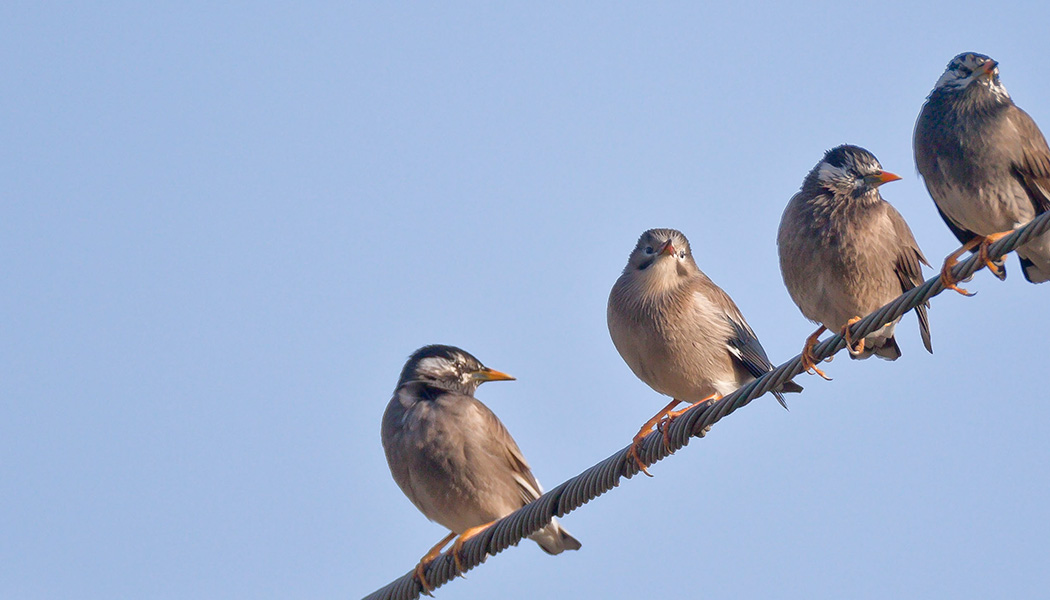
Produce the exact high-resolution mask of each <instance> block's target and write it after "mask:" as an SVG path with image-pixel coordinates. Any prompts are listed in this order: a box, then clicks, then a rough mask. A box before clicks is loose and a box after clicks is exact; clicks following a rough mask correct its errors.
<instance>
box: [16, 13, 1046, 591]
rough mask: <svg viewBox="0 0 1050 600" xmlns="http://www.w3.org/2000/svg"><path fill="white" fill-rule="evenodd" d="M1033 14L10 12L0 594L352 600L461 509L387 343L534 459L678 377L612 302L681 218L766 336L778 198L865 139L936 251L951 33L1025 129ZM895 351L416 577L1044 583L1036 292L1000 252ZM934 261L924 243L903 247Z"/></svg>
mask: <svg viewBox="0 0 1050 600" xmlns="http://www.w3.org/2000/svg"><path fill="white" fill-rule="evenodd" d="M1048 18H1050V5H1047V4H1046V3H1033V2H1001V3H998V4H996V5H994V6H993V5H989V4H988V3H977V2H955V3H948V2H936V3H930V4H923V3H914V2H888V3H881V4H876V5H872V4H863V3H861V4H851V3H842V2H810V3H806V4H801V5H796V6H789V5H780V6H774V5H767V4H765V3H748V2H740V3H735V4H734V5H733V6H732V7H730V6H721V7H718V6H711V7H703V6H697V5H695V4H693V3H678V4H661V5H658V6H647V7H641V6H632V5H628V4H611V5H599V4H582V3H572V4H570V5H567V6H554V5H539V6H534V5H525V4H520V5H506V6H494V5H490V4H486V3H456V4H454V5H444V6H440V7H437V6H433V5H430V4H427V3H413V4H392V3H391V4H386V3H384V4H379V3H375V4H370V3H359V4H357V3H355V4H352V5H347V3H331V4H324V5H312V6H309V7H304V6H300V5H298V4H295V3H272V4H265V5H256V4H252V3H226V4H223V5H222V6H219V5H216V4H215V3H150V4H148V5H147V4H145V3H134V2H128V3H104V4H101V3H100V4H88V3H68V4H63V3H42V2H41V3H6V4H4V5H3V6H2V7H0V53H2V56H3V57H4V58H3V60H2V61H0V69H2V77H0V86H2V87H0V98H2V100H0V106H2V107H3V108H2V111H0V139H2V140H3V144H2V145H0V153H2V154H0V173H2V181H0V190H2V197H3V199H2V208H0V211H2V213H0V340H2V343H0V406H2V417H0V507H2V508H0V532H2V533H0V596H2V597H5V598H107V599H108V598H289V597H302V598H307V597H309V598H355V597H360V596H362V595H364V594H366V593H369V592H371V591H373V590H374V589H376V588H378V587H380V586H382V585H385V584H386V583H387V582H389V581H391V580H393V579H394V578H396V577H398V576H400V575H402V574H403V573H405V572H406V571H408V570H409V569H410V568H411V567H412V566H413V565H414V564H415V562H416V560H418V558H419V557H420V556H421V555H422V554H423V553H424V552H425V551H426V550H427V549H428V548H429V547H430V546H431V545H432V544H433V543H434V542H436V541H437V540H438V539H440V538H441V537H442V536H444V535H445V533H446V532H445V530H444V529H442V528H441V527H440V526H438V525H436V524H432V523H429V522H428V521H427V520H426V519H425V518H424V517H423V516H422V515H420V514H419V513H418V512H417V511H416V510H415V508H414V507H413V506H412V505H411V504H410V503H409V501H408V500H407V499H406V498H405V497H404V496H403V495H402V494H401V492H400V490H399V489H398V488H397V486H396V485H395V484H394V482H393V480H392V479H391V478H390V476H389V473H388V471H387V466H386V461H385V458H384V456H383V452H382V449H381V446H380V443H379V422H380V417H381V415H382V412H383V409H384V407H385V405H386V402H387V400H388V399H389V397H390V394H391V392H392V390H393V386H394V383H395V381H396V379H397V375H398V373H399V371H400V369H401V366H402V364H403V362H404V360H405V358H406V357H407V356H408V354H410V353H411V352H412V351H413V350H414V349H415V348H417V347H419V346H421V345H423V344H427V343H435V342H440V343H449V344H455V345H459V346H462V347H463V348H465V349H467V350H469V351H470V352H472V353H474V354H475V355H477V356H478V357H479V358H480V359H481V360H482V361H484V362H485V363H486V364H487V365H489V366H491V367H493V368H496V369H499V370H503V371H506V372H508V373H511V374H513V375H515V376H517V377H518V379H519V380H518V381H516V382H511V383H495V384H489V385H486V386H484V387H483V388H481V390H480V392H479V397H480V398H481V399H482V400H483V401H484V402H486V403H487V404H488V405H489V406H491V407H492V408H493V410H495V411H496V413H497V414H498V415H499V416H500V417H501V418H502V419H503V421H504V423H506V425H507V426H508V428H509V429H510V430H511V432H513V434H514V436H515V437H516V439H517V440H518V442H519V444H520V445H521V447H522V449H523V451H524V452H525V454H526V456H527V457H528V458H529V460H530V462H531V464H532V466H533V469H534V471H535V473H536V475H537V476H538V477H539V479H540V480H541V481H543V482H544V483H545V484H546V485H547V486H548V487H551V486H553V485H556V484H557V483H559V482H561V481H563V480H565V479H567V478H568V477H571V476H573V475H576V474H577V473H579V472H581V471H582V470H584V469H585V468H587V467H589V466H590V465H592V464H593V463H595V462H597V461H598V460H600V459H603V458H605V457H606V456H608V455H609V454H611V453H612V452H614V451H615V450H617V449H619V448H621V447H623V446H624V445H625V444H626V443H627V442H628V441H629V439H630V437H631V435H632V434H633V433H634V432H635V431H636V430H637V427H638V426H639V425H640V424H641V423H642V422H643V421H645V420H646V419H647V418H648V417H649V416H651V415H652V413H653V412H655V411H656V409H658V408H659V407H660V406H662V405H663V404H664V403H665V402H666V400H665V399H664V398H662V397H660V396H658V395H657V394H656V393H655V392H653V391H651V390H650V389H649V388H648V387H646V386H645V385H644V384H642V383H641V382H640V381H638V380H636V379H635V378H634V376H633V375H632V374H631V372H630V371H629V370H628V368H627V367H626V365H624V364H623V362H622V361H621V359H620V358H619V356H618V355H617V353H616V351H615V349H614V348H613V346H612V344H611V342H610V340H609V336H608V332H607V330H606V324H605V304H606V298H607V294H608V291H609V288H610V287H611V286H612V283H613V281H615V279H616V277H617V276H618V275H619V272H620V270H621V269H622V268H623V265H624V263H625V262H626V259H627V255H628V253H629V252H630V250H631V248H632V247H633V244H634V242H635V240H636V238H637V236H638V235H639V234H640V233H641V232H642V231H643V230H644V229H647V228H650V227H675V228H678V229H681V230H682V231H683V232H685V233H686V235H687V236H689V238H690V240H691V241H692V245H693V249H694V252H695V255H696V258H697V262H698V263H699V264H700V266H701V268H702V269H704V270H705V271H706V272H707V273H708V275H710V276H711V277H712V278H713V279H714V280H715V281H716V282H717V283H718V284H719V285H721V286H722V287H723V288H724V289H725V290H727V291H728V292H729V293H730V294H731V295H732V296H733V297H734V298H735V300H736V302H737V303H738V304H739V305H740V307H741V309H742V310H743V312H744V314H745V315H746V316H747V318H748V320H749V321H750V323H751V325H752V326H753V327H754V329H755V330H756V331H757V332H758V334H759V336H760V338H761V339H762V341H763V343H764V345H765V347H766V350H767V351H768V352H769V355H770V357H771V358H772V359H773V361H774V363H777V364H779V363H780V362H783V361H784V360H786V359H788V358H790V357H791V356H793V355H794V354H796V353H797V352H798V351H799V350H800V348H801V346H802V342H803V340H804V338H805V337H806V335H808V334H809V333H810V332H811V331H812V330H813V326H812V325H811V324H810V323H808V322H807V321H806V320H805V319H804V318H803V317H802V316H801V314H800V313H799V312H798V310H797V309H796V308H795V306H794V305H793V304H792V303H791V300H790V299H789V297H788V295H787V293H786V292H785V290H784V288H783V285H782V283H781V279H780V274H779V271H778V265H777V258H776V246H775V236H776V228H777V224H778V222H779V219H780V214H781V211H782V210H783V207H784V205H785V204H786V202H787V200H788V198H790V196H791V195H792V194H793V193H794V192H795V191H796V190H797V189H798V187H799V185H800V184H801V182H802V178H803V176H804V175H805V174H806V172H807V171H808V170H809V169H810V168H812V166H813V165H814V164H815V163H816V162H817V161H818V160H819V159H820V158H821V155H822V153H823V152H824V150H826V149H828V148H830V147H832V146H835V145H837V144H840V143H845V142H849V143H855V144H859V145H861V146H864V147H866V148H868V149H869V150H871V151H872V152H873V153H875V155H876V156H878V158H879V159H880V160H881V161H882V164H883V165H884V167H885V168H886V169H887V170H889V171H893V172H896V173H898V174H900V175H902V176H903V177H904V180H903V181H900V182H896V183H893V184H891V185H887V186H885V187H884V188H883V193H884V196H885V197H886V198H887V199H888V200H889V201H891V202H893V203H894V205H895V206H896V207H897V208H898V209H899V210H900V211H901V213H903V215H904V216H905V218H906V219H907V220H908V222H909V223H910V224H911V227H912V229H913V231H914V232H915V236H916V238H917V239H918V240H919V242H920V245H921V246H922V248H923V249H924V251H925V252H926V255H927V257H928V258H929V259H930V261H931V262H932V263H934V264H935V265H936V264H938V263H939V262H940V260H941V258H942V257H943V256H944V255H946V254H948V253H949V252H950V251H952V250H953V249H954V248H955V247H956V246H957V243H956V242H955V240H954V238H953V237H952V236H951V234H950V233H949V232H948V230H947V228H946V227H945V226H944V224H943V223H942V222H941V220H940V218H939V217H938V215H937V214H936V211H935V210H934V207H933V203H932V202H931V200H930V198H929V197H928V195H927V193H926V191H925V189H924V187H923V185H922V183H921V181H920V180H919V178H918V176H917V174H916V173H915V168H914V160H913V157H912V152H911V135H912V127H913V124H914V122H915V118H916V116H917V115H918V112H919V109H920V107H921V105H922V102H923V100H924V98H925V96H926V94H928V93H929V91H930V89H931V88H932V86H933V84H934V82H935V81H936V80H937V78H938V77H939V76H940V74H941V73H942V71H943V69H944V66H945V65H946V64H947V62H948V61H949V60H950V59H951V58H952V57H953V56H954V55H955V54H957V53H959V52H963V51H971V50H972V51H979V52H984V53H987V54H989V55H991V56H992V57H994V58H996V59H997V60H999V61H1000V62H1001V73H1002V80H1003V82H1004V84H1005V85H1006V87H1007V89H1008V90H1009V91H1010V93H1011V94H1012V96H1013V98H1014V99H1015V100H1016V101H1017V103H1018V104H1019V105H1020V106H1022V107H1023V108H1025V109H1026V110H1027V111H1029V113H1031V114H1032V116H1033V117H1034V118H1035V120H1036V121H1037V122H1039V123H1042V124H1043V127H1044V128H1046V127H1050V106H1048V103H1047V98H1050V69H1048V66H1047V64H1048V63H1047V52H1046V50H1047V47H1048V46H1047V38H1046V23H1047V22H1048ZM1008 266H1009V269H1010V271H1011V276H1010V278H1009V279H1008V280H1007V281H1006V282H1005V283H1000V282H998V281H997V280H995V279H993V278H992V277H991V276H990V275H989V274H987V273H986V272H982V273H980V274H978V276H977V277H976V279H975V280H974V282H973V283H971V284H970V285H969V286H968V287H970V289H973V290H977V291H978V292H979V294H978V295H977V296H976V297H974V298H963V297H961V296H958V295H955V294H946V295H943V296H941V297H938V298H937V299H935V301H934V304H933V308H932V310H931V312H930V320H931V324H932V330H933V343H934V348H935V351H936V354H934V355H932V356H931V355H928V354H927V353H926V352H925V351H924V350H923V349H922V345H921V342H920V341H919V337H918V332H917V327H916V324H915V319H914V316H911V315H909V316H907V317H906V318H905V319H904V321H903V322H902V324H901V327H900V329H899V332H900V333H899V340H900V345H901V347H902V349H903V352H904V356H903V358H902V359H901V360H899V361H897V362H895V363H887V362H882V361H876V360H869V361H866V362H863V363H861V362H853V361H849V360H847V359H846V358H845V356H844V355H840V356H839V358H838V359H837V360H836V361H835V362H833V363H831V364H830V365H827V367H828V368H827V370H828V373H829V374H830V375H831V376H832V377H834V381H832V382H824V381H821V380H819V379H817V378H815V377H808V376H802V377H800V378H799V381H800V383H802V384H803V385H805V386H806V392H805V393H804V394H803V395H801V396H798V395H795V396H791V397H790V398H789V402H790V406H791V411H790V412H785V411H784V410H783V409H781V408H780V407H779V406H778V405H777V403H776V402H775V401H774V400H773V399H772V398H769V397H767V398H764V399H761V400H758V401H756V402H755V403H753V404H752V405H750V406H749V407H747V408H746V409H743V410H741V411H740V412H738V413H736V414H734V415H732V416H731V417H730V418H727V419H726V420H725V421H723V422H721V423H719V424H718V425H717V426H716V427H715V429H714V430H713V431H712V432H711V433H710V435H709V436H708V437H707V438H706V439H704V440H699V441H695V442H694V443H693V444H691V445H690V446H689V447H688V448H686V449H684V450H683V451H681V452H679V453H678V455H677V456H676V457H674V458H672V459H669V460H667V461H665V462H662V463H660V464H659V465H657V466H656V467H655V468H654V469H653V472H654V473H655V474H656V478H655V479H645V478H638V479H634V480H631V481H627V482H625V483H624V484H623V485H621V487H620V488H618V489H617V490H615V491H613V492H612V493H610V494H608V495H606V496H603V497H602V498H599V499H598V500H596V501H594V502H592V503H590V504H588V505H587V506H585V507H584V508H583V509H581V510H580V511H578V512H576V513H573V514H571V515H569V516H568V517H567V518H565V519H564V524H565V526H566V527H567V528H568V529H569V530H570V531H571V532H572V533H573V534H574V535H576V536H577V537H578V538H579V539H580V540H581V541H582V542H583V549H582V550H581V551H580V552H574V553H566V554H563V555H561V556H558V557H554V558H552V557H548V556H546V555H545V554H543V553H542V552H540V551H539V550H538V549H537V548H536V547H535V545H534V544H532V543H525V544H522V545H521V546H520V547H519V548H515V549H511V550H509V551H507V552H505V553H503V554H500V555H498V556H497V557H494V558H490V559H489V560H488V562H487V563H486V564H485V565H484V566H483V567H481V568H479V569H477V570H475V571H473V572H472V573H471V574H470V575H469V579H468V580H458V581H454V582H452V583H451V584H449V585H448V586H446V587H444V588H442V589H440V590H439V591H438V592H437V594H438V597H440V598H449V599H452V598H481V597H500V598H538V597H576V598H599V597H602V598H604V597H614V598H616V597H638V596H642V595H654V596H679V595H690V596H693V595H695V596H702V597H704V598H709V599H716V598H747V597H766V598H805V599H810V598H814V597H849V598H887V597H890V598H892V597H923V598H986V597H1037V596H1041V595H1043V594H1045V593H1046V590H1047V589H1048V587H1050V569H1047V560H1046V554H1047V540H1048V538H1050V518H1048V517H1050V510H1048V508H1047V506H1048V504H1050V487H1048V484H1047V482H1048V470H1047V465H1048V464H1050V441H1048V440H1047V436H1046V434H1045V429H1046V423H1047V422H1048V421H1050V405H1048V403H1047V401H1046V400H1047V394H1046V380H1047V379H1046V378H1047V367H1048V365H1047V354H1046V339H1047V335H1048V333H1050V323H1048V320H1047V318H1046V314H1047V298H1048V295H1047V294H1050V286H1040V287H1037V286H1033V285H1030V284H1028V283H1026V282H1025V281H1024V280H1023V278H1022V277H1021V274H1020V270H1019V269H1018V266H1017V262H1016V259H1014V258H1011V259H1010V260H1009V262H1008ZM932 273H933V271H927V276H929V275H932Z"/></svg>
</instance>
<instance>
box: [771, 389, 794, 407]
mask: <svg viewBox="0 0 1050 600" xmlns="http://www.w3.org/2000/svg"><path fill="white" fill-rule="evenodd" d="M773 397H774V398H776V399H777V402H779V403H780V405H781V406H783V407H784V410H791V409H790V408H788V403H787V401H786V400H784V394H781V393H780V392H773Z"/></svg>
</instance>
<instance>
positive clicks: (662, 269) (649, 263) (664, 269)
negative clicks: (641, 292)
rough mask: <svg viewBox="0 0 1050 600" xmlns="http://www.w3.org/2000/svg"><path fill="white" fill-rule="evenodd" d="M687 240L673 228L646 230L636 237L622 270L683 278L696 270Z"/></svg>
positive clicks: (654, 275)
mask: <svg viewBox="0 0 1050 600" xmlns="http://www.w3.org/2000/svg"><path fill="white" fill-rule="evenodd" d="M696 268H697V267H696V262H695V261H694V260H693V253H692V251H691V250H690V249H689V240H687V239H686V237H685V235H683V234H682V232H681V231H678V230H677V229H650V230H648V231H646V232H645V233H643V234H642V236H641V237H640V238H638V244H637V245H635V247H634V251H632V252H631V256H630V258H628V259H627V268H626V269H624V272H625V273H631V272H641V273H646V274H648V275H650V276H653V277H686V276H688V275H690V274H692V273H693V272H694V271H695V270H696Z"/></svg>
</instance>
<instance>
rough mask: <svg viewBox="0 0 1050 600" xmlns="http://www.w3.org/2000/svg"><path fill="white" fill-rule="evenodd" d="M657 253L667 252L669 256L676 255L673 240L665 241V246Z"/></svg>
mask: <svg viewBox="0 0 1050 600" xmlns="http://www.w3.org/2000/svg"><path fill="white" fill-rule="evenodd" d="M657 254H667V255H668V256H673V255H674V245H673V244H671V240H667V241H666V242H664V245H663V246H660V249H659V250H658V251H657Z"/></svg>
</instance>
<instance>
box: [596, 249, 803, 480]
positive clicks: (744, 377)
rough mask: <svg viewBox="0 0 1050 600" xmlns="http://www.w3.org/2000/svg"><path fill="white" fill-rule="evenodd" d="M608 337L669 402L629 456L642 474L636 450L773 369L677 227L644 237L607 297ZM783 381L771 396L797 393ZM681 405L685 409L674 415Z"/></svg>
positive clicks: (642, 432) (634, 442)
mask: <svg viewBox="0 0 1050 600" xmlns="http://www.w3.org/2000/svg"><path fill="white" fill-rule="evenodd" d="M607 318H608V324H609V335H610V336H611V337H612V341H613V345H614V346H616V350H617V351H618V352H619V353H620V356H621V357H622V358H623V360H624V362H626V363H627V366H628V367H630V368H631V371H633V372H634V374H635V375H636V376H637V377H638V378H639V379H641V380H642V381H643V382H645V383H646V384H648V385H649V387H651V388H653V389H654V390H656V391H657V392H659V393H661V394H664V395H666V396H670V397H671V398H672V401H671V402H670V403H669V404H668V405H667V406H665V407H664V408H663V409H661V410H660V412H658V413H656V415H654V416H653V418H651V419H649V420H648V421H647V422H646V423H645V425H643V426H642V427H641V429H640V430H639V431H638V434H637V435H635V436H634V439H633V440H632V442H631V447H630V450H629V455H630V456H632V457H633V458H634V460H635V462H636V463H637V464H638V466H639V468H640V470H641V471H642V472H644V473H645V474H646V475H649V471H648V470H647V469H646V468H645V463H644V462H642V460H641V458H640V457H639V456H638V445H639V443H640V442H641V441H642V439H643V438H645V436H646V435H648V433H649V432H650V430H651V429H652V428H653V426H656V427H657V429H663V431H664V442H665V444H666V443H668V438H667V428H666V425H667V424H669V423H670V421H672V420H673V419H675V418H677V417H678V416H681V415H682V414H684V413H685V412H686V411H688V410H690V409H692V408H694V407H696V406H699V405H700V404H703V403H704V402H707V401H713V400H717V399H718V398H721V397H722V396H723V395H725V394H729V393H730V392H732V391H734V390H736V389H737V388H739V387H740V386H742V385H744V384H746V383H748V382H750V381H753V380H754V379H756V378H757V377H759V376H761V375H763V374H765V373H767V372H769V371H771V370H773V365H772V364H771V363H770V362H769V358H768V357H767V356H766V351H765V350H764V349H763V348H762V344H761V343H759V341H758V336H756V335H755V332H754V331H753V330H752V329H751V326H750V325H748V324H747V321H745V320H744V315H743V314H741V313H740V309H739V308H737V306H736V304H735V303H734V302H733V300H732V298H730V297H729V295H728V294H726V293H725V292H724V291H722V288H720V287H718V286H717V285H715V283H714V282H713V281H711V279H709V278H708V277H707V275H705V274H704V272H703V271H701V270H700V267H698V266H697V264H696V261H695V260H694V259H693V254H692V250H691V249H690V246H689V240H688V239H686V237H685V235H684V234H683V233H682V232H680V231H678V230H676V229H650V230H648V231H645V232H644V233H642V235H641V237H639V238H638V243H637V244H636V245H635V247H634V250H633V251H632V252H631V255H630V257H629V258H628V259H627V266H626V267H624V269H623V274H622V275H620V277H619V278H618V279H617V280H616V283H615V284H614V285H613V287H612V291H611V292H610V293H609V304H608V310H607ZM801 391H802V386H800V385H798V384H797V383H795V382H793V381H787V382H785V383H784V384H782V385H781V386H780V387H779V388H777V389H776V390H774V391H773V395H774V396H775V397H776V399H777V400H778V401H779V402H780V404H781V405H783V406H784V408H787V403H786V402H785V401H784V396H783V392H801ZM683 402H689V403H690V406H689V407H688V408H686V409H683V410H680V411H672V409H674V408H675V407H677V406H678V405H679V404H681V403H683Z"/></svg>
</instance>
